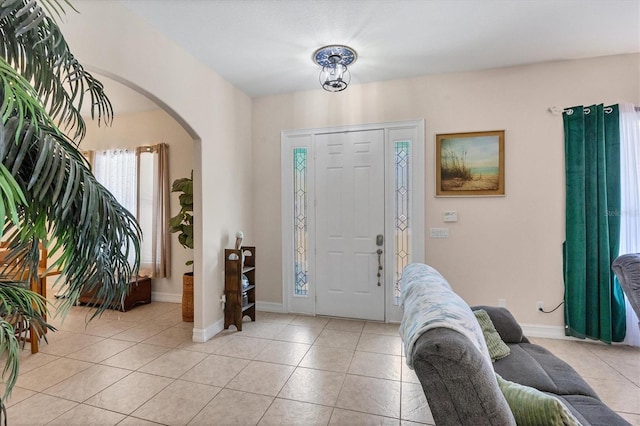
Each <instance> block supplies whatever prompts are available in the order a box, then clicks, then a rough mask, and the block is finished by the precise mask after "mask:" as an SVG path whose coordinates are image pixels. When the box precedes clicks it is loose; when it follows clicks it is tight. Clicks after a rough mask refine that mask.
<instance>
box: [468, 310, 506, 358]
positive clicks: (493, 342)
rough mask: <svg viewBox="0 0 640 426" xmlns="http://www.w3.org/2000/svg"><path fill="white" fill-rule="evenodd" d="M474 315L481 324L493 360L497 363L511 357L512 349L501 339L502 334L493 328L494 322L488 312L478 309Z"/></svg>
mask: <svg viewBox="0 0 640 426" xmlns="http://www.w3.org/2000/svg"><path fill="white" fill-rule="evenodd" d="M473 313H474V314H475V316H476V319H477V320H478V323H479V324H480V328H481V329H482V334H483V335H484V340H485V342H487V348H488V349H489V355H490V356H491V360H492V361H495V360H498V359H501V358H504V357H505V356H507V355H509V354H510V353H511V349H510V348H509V346H507V344H506V343H504V342H503V341H502V339H501V338H500V334H498V332H497V331H496V328H495V327H494V326H493V322H492V321H491V318H490V317H489V314H488V313H487V311H485V310H484V309H478V310H477V311H473Z"/></svg>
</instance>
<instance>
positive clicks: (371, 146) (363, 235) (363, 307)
mask: <svg viewBox="0 0 640 426" xmlns="http://www.w3.org/2000/svg"><path fill="white" fill-rule="evenodd" d="M383 142H384V133H383V131H382V130H370V131H361V132H348V133H335V134H326V135H318V136H317V137H316V141H315V146H314V148H315V156H316V158H315V164H316V283H317V287H316V288H317V290H316V299H317V300H316V313H317V314H320V315H332V316H340V317H351V318H362V319H372V320H384V283H383V282H382V280H381V281H380V282H381V284H382V285H380V286H378V279H377V276H376V274H377V272H378V270H377V267H378V257H377V256H378V255H377V254H376V250H377V249H378V247H377V246H376V241H375V240H376V235H378V234H383V233H384V149H383V148H384V144H383Z"/></svg>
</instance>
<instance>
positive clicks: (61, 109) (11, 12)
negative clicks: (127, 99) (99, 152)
mask: <svg viewBox="0 0 640 426" xmlns="http://www.w3.org/2000/svg"><path fill="white" fill-rule="evenodd" d="M43 4H45V6H46V9H47V10H48V11H49V12H51V11H54V13H56V14H57V15H58V16H60V15H62V14H64V9H63V8H62V6H61V5H60V3H59V2H58V1H56V0H53V1H44V2H43ZM0 56H1V57H3V58H4V59H5V61H6V62H7V63H8V64H10V65H11V66H12V67H14V68H15V69H17V70H18V71H19V72H20V74H21V75H22V76H23V77H24V78H25V79H26V80H27V81H33V82H34V89H35V91H36V92H37V93H38V95H39V98H40V99H41V100H42V102H43V103H44V104H45V105H48V115H49V116H51V117H52V118H53V119H54V120H56V121H58V122H60V123H61V124H62V128H63V129H64V130H65V131H74V135H73V139H75V140H77V141H80V140H82V139H83V138H84V135H85V133H86V128H85V123H84V120H83V118H82V116H81V114H80V108H81V106H82V104H83V103H84V102H85V101H86V100H88V101H89V102H91V118H92V119H97V120H98V123H100V122H101V121H103V120H104V122H105V123H106V124H110V122H111V120H112V118H113V108H112V106H111V102H110V101H109V99H108V98H107V97H106V95H105V94H104V87H103V85H102V83H100V82H99V81H98V80H96V79H95V78H94V77H93V76H92V75H91V74H90V73H89V72H87V71H86V70H85V69H84V67H83V66H82V65H81V64H80V63H79V62H78V60H77V59H76V58H75V57H74V56H73V55H72V54H71V52H70V50H69V46H68V45H67V42H66V40H65V39H64V36H63V35H62V33H61V31H60V28H59V27H58V25H57V24H56V22H55V20H54V19H53V18H51V17H49V15H48V14H47V13H46V10H45V9H43V7H42V6H40V4H39V3H38V2H37V1H35V0H5V1H2V2H0ZM87 93H88V94H89V96H88V97H87V98H88V99H87V98H85V96H86V94H87Z"/></svg>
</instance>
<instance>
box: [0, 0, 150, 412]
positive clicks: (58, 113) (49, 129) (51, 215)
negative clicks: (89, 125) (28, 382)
mask: <svg viewBox="0 0 640 426" xmlns="http://www.w3.org/2000/svg"><path fill="white" fill-rule="evenodd" d="M64 1H65V3H67V0H64ZM67 5H68V3H67ZM62 14H64V8H63V6H62V5H61V4H60V2H59V0H0V118H1V120H0V238H1V239H2V240H3V241H5V242H6V244H8V250H9V253H10V254H9V257H10V258H12V259H15V260H16V262H12V265H14V266H13V267H12V268H13V269H12V270H10V271H7V270H5V271H4V272H3V273H2V275H1V277H2V281H0V356H4V357H5V360H6V361H5V366H4V370H3V378H4V383H5V392H4V395H3V396H2V398H0V421H2V418H3V417H4V423H5V425H6V421H7V420H6V410H5V400H6V398H7V397H8V396H9V394H10V392H11V390H12V388H13V386H14V384H15V382H16V379H17V373H18V367H19V362H18V360H19V355H18V351H19V337H20V336H16V330H17V328H18V326H20V327H21V329H24V330H26V326H27V325H28V326H34V328H35V329H36V330H40V332H42V331H43V330H45V329H51V330H53V327H51V326H50V325H49V324H47V323H46V321H45V320H44V318H45V315H46V313H47V306H46V302H45V300H44V299H43V298H42V297H41V296H40V295H38V294H37V293H34V292H31V291H29V290H25V289H24V278H25V277H26V278H29V277H30V275H31V274H34V273H36V272H35V271H37V265H38V261H39V256H40V250H39V244H40V243H44V245H45V246H47V247H48V249H49V252H50V253H51V254H52V255H55V254H56V253H57V254H58V255H59V258H58V259H57V260H56V261H55V262H54V263H53V265H51V268H56V269H60V270H61V271H62V274H63V277H64V279H65V283H66V284H67V286H66V287H65V291H64V296H65V297H64V298H63V299H61V301H62V302H61V303H59V304H58V305H59V306H57V311H58V313H60V312H62V313H65V312H66V311H67V310H68V309H69V308H70V307H71V306H73V305H74V304H75V302H76V301H77V299H78V297H79V296H80V294H81V293H82V292H84V291H87V290H93V291H95V297H96V298H97V299H100V300H103V301H104V302H103V305H102V306H99V307H98V308H97V310H96V311H95V313H94V314H93V316H91V318H93V317H94V316H96V315H99V314H100V313H102V311H103V310H104V309H105V308H106V307H107V306H112V305H113V304H114V302H117V301H121V300H123V298H124V297H125V296H126V292H127V290H128V283H129V281H130V279H131V277H132V276H133V275H134V274H137V270H138V266H139V245H140V237H141V233H140V228H139V226H138V224H137V222H136V220H135V218H134V217H133V216H132V215H131V214H130V213H129V212H128V211H127V210H126V209H124V208H123V207H122V206H121V205H120V204H119V203H118V202H117V201H116V200H115V198H114V197H113V196H112V195H111V194H110V193H109V192H108V191H107V190H106V189H105V188H104V187H103V186H102V185H100V184H99V183H98V182H97V181H96V180H95V178H94V177H93V175H92V174H91V169H90V166H89V164H88V163H87V161H86V160H85V159H84V157H83V156H82V155H81V153H80V152H79V150H78V144H79V143H80V141H81V140H82V138H83V137H84V135H85V123H84V120H83V118H82V116H81V114H80V108H81V106H82V104H83V103H85V102H86V101H88V102H90V103H91V118H92V119H97V120H98V122H99V123H101V122H103V123H106V124H110V122H111V120H112V118H113V110H112V107H111V103H110V102H109V100H108V98H107V97H106V96H105V94H104V91H103V86H102V84H101V83H100V82H99V81H98V80H96V79H95V78H94V77H93V76H92V75H91V74H90V73H88V72H87V71H86V70H85V69H84V68H83V66H82V65H81V64H80V63H79V62H78V61H77V60H76V59H75V58H74V56H73V55H72V54H71V52H70V50H69V47H68V45H67V43H66V41H65V39H64V37H63V35H62V33H61V31H60V28H59V27H58V25H57V23H56V17H58V18H59V17H61V16H62ZM67 135H70V136H67ZM132 251H133V252H134V253H135V262H134V264H133V265H130V264H129V262H128V256H129V253H130V252H132ZM16 265H17V266H16ZM12 277H13V278H12ZM16 277H20V278H22V279H19V280H18V279H16Z"/></svg>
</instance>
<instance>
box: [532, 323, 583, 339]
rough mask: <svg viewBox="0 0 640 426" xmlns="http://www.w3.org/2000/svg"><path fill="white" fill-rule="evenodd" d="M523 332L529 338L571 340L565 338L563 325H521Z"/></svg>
mask: <svg viewBox="0 0 640 426" xmlns="http://www.w3.org/2000/svg"><path fill="white" fill-rule="evenodd" d="M520 327H522V332H523V333H524V335H525V336H527V337H542V338H545V339H563V340H567V339H571V337H569V336H565V334H564V327H563V326H561V325H540V324H520Z"/></svg>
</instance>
